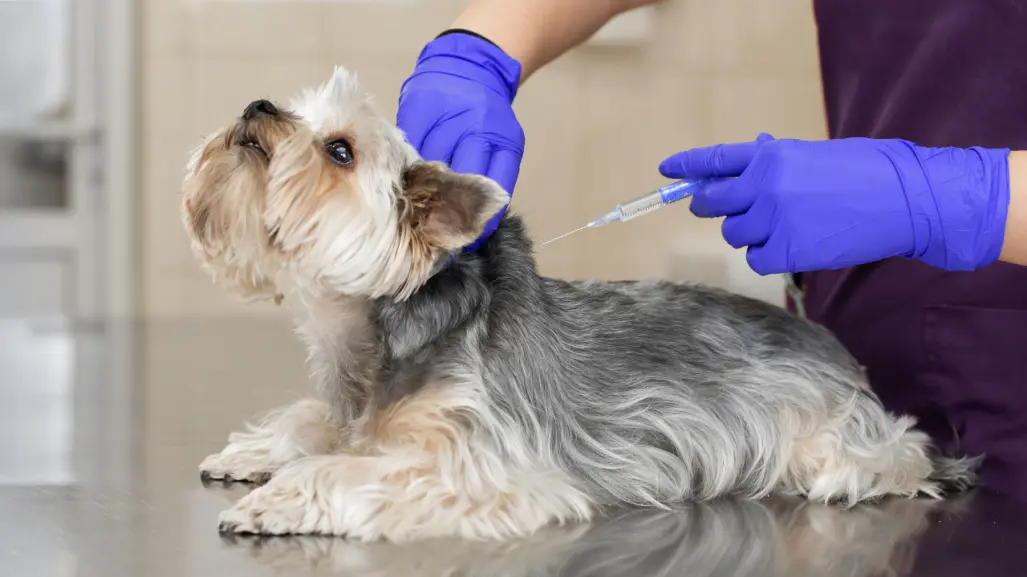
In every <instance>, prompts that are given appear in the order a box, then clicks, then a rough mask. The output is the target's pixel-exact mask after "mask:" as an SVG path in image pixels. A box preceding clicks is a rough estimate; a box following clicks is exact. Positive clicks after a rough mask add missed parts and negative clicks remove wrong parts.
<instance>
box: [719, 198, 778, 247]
mask: <svg viewBox="0 0 1027 577" xmlns="http://www.w3.org/2000/svg"><path fill="white" fill-rule="evenodd" d="M759 212H760V209H759V207H758V206H757V207H753V208H752V210H750V211H749V212H747V213H745V214H739V215H736V216H729V217H727V218H726V219H724V224H722V225H721V227H720V231H721V234H723V236H724V240H725V241H726V242H727V243H728V244H729V245H731V246H732V247H733V248H742V247H743V246H759V245H762V244H764V243H766V242H767V240H768V239H769V238H770V230H771V225H770V219H769V218H766V217H765V216H764V215H762V214H759Z"/></svg>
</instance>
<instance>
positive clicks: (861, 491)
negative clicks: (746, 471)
mask: <svg viewBox="0 0 1027 577" xmlns="http://www.w3.org/2000/svg"><path fill="white" fill-rule="evenodd" d="M913 425H914V420H913V419H912V418H910V417H900V418H897V419H896V418H894V417H893V416H891V415H890V414H888V413H887V412H886V411H885V410H884V409H883V408H882V407H881V406H880V405H878V404H877V403H876V402H874V401H873V400H871V399H869V398H867V397H858V398H856V399H855V401H854V402H853V403H851V404H849V405H847V406H845V407H840V408H839V410H838V412H837V414H835V415H833V416H832V418H829V419H826V420H825V422H824V423H823V424H822V425H821V426H820V427H818V428H817V429H816V430H815V431H813V433H812V434H810V435H807V436H804V437H802V438H799V439H797V440H796V441H795V442H794V444H793V446H792V451H791V456H790V459H789V462H788V466H787V471H786V473H785V476H784V479H783V483H782V484H783V485H784V489H785V490H786V491H787V492H792V493H798V494H802V495H805V496H806V497H808V498H809V499H810V500H812V501H820V502H832V501H841V502H845V503H847V504H849V505H854V504H856V503H859V502H862V501H867V500H871V499H875V498H878V497H883V496H892V495H893V496H901V497H915V496H918V495H927V496H932V497H938V496H940V492H941V489H940V487H939V485H938V484H937V483H936V482H935V480H934V479H933V476H934V475H933V474H934V463H933V462H932V460H931V458H930V457H929V448H930V439H929V438H928V437H927V435H926V434H924V433H922V432H920V431H917V430H915V429H913V428H912V427H913Z"/></svg>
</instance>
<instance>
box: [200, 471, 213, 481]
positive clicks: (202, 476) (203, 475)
mask: <svg viewBox="0 0 1027 577" xmlns="http://www.w3.org/2000/svg"><path fill="white" fill-rule="evenodd" d="M200 480H201V481H203V482H204V483H209V482H211V481H213V480H214V478H213V477H211V476H210V471H200Z"/></svg>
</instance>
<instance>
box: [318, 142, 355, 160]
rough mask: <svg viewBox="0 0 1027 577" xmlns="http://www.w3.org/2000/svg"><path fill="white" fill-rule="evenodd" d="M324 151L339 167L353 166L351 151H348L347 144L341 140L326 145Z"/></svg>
mask: <svg viewBox="0 0 1027 577" xmlns="http://www.w3.org/2000/svg"><path fill="white" fill-rule="evenodd" d="M325 151H327V152H328V156H330V157H331V159H332V161H333V162H335V164H338V165H339V166H349V165H351V164H353V151H352V150H350V147H349V143H348V142H346V141H345V140H342V139H341V138H340V139H338V140H333V141H331V142H329V143H328V144H326V145H325Z"/></svg>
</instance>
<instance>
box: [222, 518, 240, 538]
mask: <svg viewBox="0 0 1027 577" xmlns="http://www.w3.org/2000/svg"><path fill="white" fill-rule="evenodd" d="M238 526H239V524H238V523H234V522H232V521H222V522H220V523H218V533H221V534H222V535H232V534H234V533H235V528H236V527H238Z"/></svg>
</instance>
